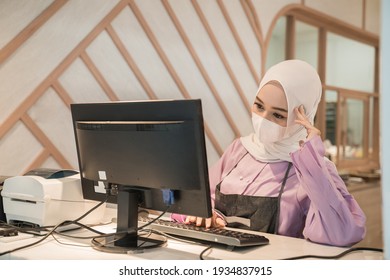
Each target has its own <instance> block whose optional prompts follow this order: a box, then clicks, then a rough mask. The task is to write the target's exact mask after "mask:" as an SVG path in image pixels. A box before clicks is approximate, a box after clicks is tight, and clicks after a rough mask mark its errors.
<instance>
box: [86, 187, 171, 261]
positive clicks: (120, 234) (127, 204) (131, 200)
mask: <svg viewBox="0 0 390 280" xmlns="http://www.w3.org/2000/svg"><path fill="white" fill-rule="evenodd" d="M139 197H140V191H138V190H134V189H131V188H126V187H124V188H123V189H119V191H118V197H117V230H116V234H115V235H110V236H104V237H96V238H94V239H92V244H93V248H94V249H96V250H99V251H104V252H109V253H122V254H127V253H129V252H130V251H136V250H143V249H150V248H155V247H159V246H161V245H163V244H164V243H165V242H166V238H164V237H163V236H161V235H157V234H154V233H151V232H146V233H145V236H147V237H144V236H140V235H139V234H138V204H139Z"/></svg>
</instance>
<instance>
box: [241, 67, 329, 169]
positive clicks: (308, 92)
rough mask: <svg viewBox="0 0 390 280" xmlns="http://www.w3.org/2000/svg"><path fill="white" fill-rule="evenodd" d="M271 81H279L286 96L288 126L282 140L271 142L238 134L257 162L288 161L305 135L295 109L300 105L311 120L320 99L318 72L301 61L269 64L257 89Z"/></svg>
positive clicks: (311, 120) (253, 135) (320, 87)
mask: <svg viewBox="0 0 390 280" xmlns="http://www.w3.org/2000/svg"><path fill="white" fill-rule="evenodd" d="M270 81H278V82H279V83H280V84H281V86H282V87H283V90H284V93H285V94H286V98H287V106H288V115H287V129H286V132H285V134H284V136H283V139H282V140H280V141H278V142H275V143H270V144H265V143H261V142H260V140H259V139H258V138H257V137H256V135H255V134H254V133H251V134H250V135H248V136H245V137H241V143H242V144H243V145H244V147H245V149H247V150H248V152H249V153H250V154H251V155H252V156H254V157H255V158H256V159H257V160H259V161H264V162H278V161H291V157H290V153H292V152H294V151H296V150H298V149H299V141H300V140H304V139H305V138H306V136H307V132H306V129H305V128H304V127H303V126H302V125H299V124H296V123H295V119H296V115H295V113H294V108H296V107H298V106H300V105H303V106H304V108H305V111H306V115H307V117H308V118H309V120H310V122H311V123H313V121H314V116H315V114H316V112H317V107H318V103H319V102H320V100H321V93H322V85H321V80H320V78H319V76H318V74H317V71H316V70H315V69H314V68H313V67H312V66H311V65H310V64H308V63H306V62H304V61H301V60H286V61H283V62H280V63H278V64H276V65H274V66H272V67H271V68H270V69H269V70H268V71H267V72H266V73H265V75H264V77H263V79H262V80H261V82H260V86H259V89H258V91H257V93H258V92H259V91H260V89H261V88H262V87H263V86H264V85H265V84H267V83H268V82H270Z"/></svg>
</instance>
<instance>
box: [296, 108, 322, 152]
mask: <svg viewBox="0 0 390 280" xmlns="http://www.w3.org/2000/svg"><path fill="white" fill-rule="evenodd" d="M294 111H295V114H296V116H297V119H296V120H295V122H296V123H298V124H300V125H303V126H304V127H305V128H306V131H307V136H306V141H307V140H310V139H311V138H313V137H314V136H316V135H318V136H319V135H321V131H320V130H319V129H318V128H316V127H315V126H314V125H313V124H312V123H311V122H310V121H309V120H308V118H307V116H306V113H305V109H304V108H303V105H301V106H299V107H297V108H295V109H294ZM301 144H302V143H301Z"/></svg>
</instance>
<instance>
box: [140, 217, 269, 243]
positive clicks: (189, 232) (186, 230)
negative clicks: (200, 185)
mask: <svg viewBox="0 0 390 280" xmlns="http://www.w3.org/2000/svg"><path fill="white" fill-rule="evenodd" d="M151 221H153V218H150V217H139V218H138V227H141V226H143V225H145V224H147V223H150V222H151ZM146 228H150V229H154V230H156V231H161V232H163V233H166V234H170V235H174V236H178V237H184V238H190V239H196V240H199V241H206V242H213V243H219V244H223V245H228V246H234V247H246V246H258V245H266V244H268V243H269V240H268V239H267V238H266V237H264V236H263V235H260V234H254V233H245V232H240V231H235V230H229V229H226V228H205V227H197V226H195V225H186V224H182V223H177V222H174V221H167V220H161V219H159V220H156V221H155V222H153V223H151V224H150V225H148V226H147V227H146Z"/></svg>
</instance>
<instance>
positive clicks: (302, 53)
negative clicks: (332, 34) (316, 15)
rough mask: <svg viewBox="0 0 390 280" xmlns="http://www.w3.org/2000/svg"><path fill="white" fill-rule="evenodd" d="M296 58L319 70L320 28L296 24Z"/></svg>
mask: <svg viewBox="0 0 390 280" xmlns="http://www.w3.org/2000/svg"><path fill="white" fill-rule="evenodd" d="M295 27H296V30H295V33H296V37H295V57H296V58H297V59H301V60H304V61H306V62H308V63H310V64H311V65H312V66H313V67H314V68H316V69H318V67H317V64H318V27H314V26H313V25H309V24H306V23H303V22H301V21H297V22H296V25H295Z"/></svg>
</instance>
